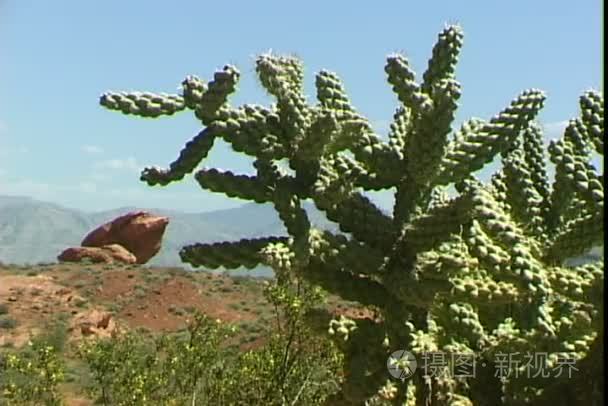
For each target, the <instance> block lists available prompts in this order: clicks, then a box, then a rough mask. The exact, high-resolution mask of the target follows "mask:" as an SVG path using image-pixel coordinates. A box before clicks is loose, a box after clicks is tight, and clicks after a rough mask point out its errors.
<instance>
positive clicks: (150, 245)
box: [81, 211, 169, 264]
mask: <svg viewBox="0 0 608 406" xmlns="http://www.w3.org/2000/svg"><path fill="white" fill-rule="evenodd" d="M167 224H169V219H168V218H167V217H160V216H154V215H152V214H150V213H148V212H145V211H139V212H131V213H127V214H125V215H123V216H120V217H117V218H116V219H114V220H112V221H109V222H107V223H105V224H103V225H102V226H99V227H98V228H96V229H95V230H93V231H91V232H90V233H89V234H88V235H87V236H86V237H85V238H84V240H82V243H81V245H82V246H83V247H101V246H104V245H109V244H120V245H121V246H123V247H124V248H126V249H127V250H128V251H129V252H131V253H132V254H133V255H134V256H135V258H136V263H138V264H145V263H146V262H148V261H149V260H150V258H152V257H153V256H154V255H156V254H157V253H158V251H159V250H160V247H161V241H162V237H163V234H164V232H165V228H166V227H167Z"/></svg>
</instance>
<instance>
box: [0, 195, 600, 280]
mask: <svg viewBox="0 0 608 406" xmlns="http://www.w3.org/2000/svg"><path fill="white" fill-rule="evenodd" d="M304 207H305V208H306V210H307V212H308V213H309V217H310V220H311V222H312V223H313V224H314V225H316V226H317V227H320V228H325V229H329V230H332V231H337V230H338V227H337V225H336V224H335V223H332V222H329V221H328V220H327V219H326V218H325V216H324V215H323V213H321V212H319V211H318V210H316V208H315V207H314V205H313V204H312V203H311V202H306V203H305V205H304ZM135 210H145V211H149V212H151V213H153V214H157V215H161V216H167V217H169V225H168V226H167V229H166V231H165V235H164V237H163V242H162V248H161V250H160V252H159V253H158V254H157V255H156V256H155V257H154V258H152V260H150V262H149V263H148V265H151V266H168V267H172V266H176V267H184V268H186V269H192V268H191V267H190V266H189V265H188V264H184V263H182V262H181V259H180V258H179V251H180V249H181V248H182V247H183V246H185V245H189V244H194V243H197V242H202V243H209V242H219V241H234V240H239V239H241V238H253V237H260V236H268V235H286V230H285V228H284V226H283V224H282V222H281V220H280V219H279V217H278V215H277V213H276V211H275V210H274V208H273V207H272V205H270V204H256V203H250V204H245V205H243V206H241V207H238V208H233V209H225V210H215V211H210V212H203V213H184V212H180V211H175V210H166V209H154V208H137V207H122V208H117V209H112V210H106V211H101V212H85V211H82V210H78V209H72V208H66V207H63V206H60V205H57V204H54V203H49V202H43V201H38V200H34V199H31V198H28V197H15V196H0V262H3V263H6V264H16V265H25V264H32V265H33V264H37V263H42V262H47V263H48V262H56V261H57V255H59V253H61V252H62V251H63V250H64V249H66V248H68V247H74V246H79V245H80V242H81V241H82V239H83V238H84V237H85V235H87V234H88V233H89V232H90V231H91V230H93V229H94V228H96V227H98V226H99V225H101V224H103V223H105V222H107V221H110V220H112V219H114V218H116V217H118V216H120V215H122V214H125V213H128V212H130V211H135ZM602 256H603V247H597V248H594V249H593V250H592V251H591V252H590V253H588V254H587V255H584V256H582V257H579V258H577V259H574V260H572V261H570V263H571V264H580V263H584V262H589V261H593V260H596V259H598V258H600V257H602ZM270 273H271V271H270V269H268V268H265V267H258V268H256V269H255V270H254V271H253V274H258V275H259V274H261V275H268V274H270Z"/></svg>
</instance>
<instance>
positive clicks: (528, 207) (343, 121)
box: [101, 26, 604, 405]
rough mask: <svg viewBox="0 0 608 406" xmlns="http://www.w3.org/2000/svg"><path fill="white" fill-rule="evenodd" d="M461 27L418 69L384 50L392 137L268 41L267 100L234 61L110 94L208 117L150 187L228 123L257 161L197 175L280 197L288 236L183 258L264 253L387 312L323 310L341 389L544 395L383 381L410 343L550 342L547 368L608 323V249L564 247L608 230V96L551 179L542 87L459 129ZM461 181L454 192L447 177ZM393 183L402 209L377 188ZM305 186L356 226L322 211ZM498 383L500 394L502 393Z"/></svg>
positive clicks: (330, 81) (255, 260) (569, 138)
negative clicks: (603, 255) (375, 196)
mask: <svg viewBox="0 0 608 406" xmlns="http://www.w3.org/2000/svg"><path fill="white" fill-rule="evenodd" d="M462 41H463V33H462V30H461V29H460V27H458V26H448V27H446V28H445V29H444V30H443V31H442V32H441V33H440V34H439V39H438V41H437V43H436V45H435V46H434V48H433V52H432V57H431V58H430V60H429V63H428V67H427V69H426V71H425V72H424V74H423V75H422V81H421V82H420V83H419V82H417V81H416V79H415V74H414V72H413V70H412V69H411V67H410V66H409V62H408V61H407V59H406V58H405V57H404V56H402V55H398V54H396V55H390V56H389V57H388V58H387V62H386V66H385V72H386V74H387V80H388V82H389V84H390V85H391V86H392V89H393V91H394V92H395V93H396V95H397V97H398V100H399V102H400V105H399V106H398V107H397V109H396V111H395V114H394V120H393V123H392V124H391V126H390V132H389V136H388V141H385V140H383V139H382V138H381V137H380V136H379V135H377V134H376V133H375V132H374V130H373V128H372V126H371V125H370V123H369V121H368V120H367V119H366V118H365V117H364V116H363V115H361V114H360V113H359V112H357V111H356V109H355V108H354V107H353V106H352V104H351V103H350V101H349V98H348V96H347V94H346V91H345V89H344V86H343V84H342V82H341V81H340V79H339V78H338V76H337V75H336V74H335V73H333V72H329V71H321V72H319V73H318V74H317V76H316V92H317V103H316V104H314V105H310V104H308V103H307V101H306V98H305V95H304V93H303V76H304V74H303V66H302V64H301V62H300V61H299V60H297V59H295V58H291V57H281V56H276V55H272V54H264V55H261V56H260V57H259V58H258V59H257V61H256V72H257V74H258V76H259V79H260V82H261V84H262V85H263V86H264V88H265V89H266V90H267V91H268V92H269V93H270V94H271V95H272V96H273V97H274V98H275V99H276V103H275V104H273V105H272V106H270V107H262V106H258V105H244V106H241V107H238V108H234V107H232V106H230V104H229V102H228V96H229V95H230V94H231V93H232V92H234V91H235V89H236V84H237V81H238V78H239V72H238V71H237V69H236V68H235V67H233V66H225V67H224V69H223V70H221V71H219V72H216V73H215V75H214V78H213V80H211V81H209V82H207V83H206V82H205V81H203V80H202V79H199V78H197V77H194V76H189V77H187V78H186V79H185V80H184V81H183V82H182V87H183V92H182V94H179V95H151V94H149V93H144V94H140V93H134V94H125V93H111V92H110V93H106V94H104V95H103V96H102V97H101V104H102V105H103V106H104V107H106V108H108V109H111V110H117V111H119V112H122V113H125V114H134V115H139V116H142V117H158V116H161V115H171V114H174V113H176V112H179V111H183V110H186V109H190V110H193V111H194V114H195V115H196V117H197V118H198V119H200V121H201V123H202V124H203V126H204V128H203V130H202V131H201V132H200V133H199V134H198V135H196V136H195V137H194V138H193V139H192V140H190V141H189V142H187V144H186V146H185V147H184V149H182V151H181V153H180V156H179V157H178V158H177V159H176V160H175V161H174V162H173V163H171V165H170V167H169V168H167V169H159V168H156V167H151V168H146V169H145V170H144V171H143V172H142V175H141V180H142V181H145V182H147V183H148V184H149V185H151V186H152V185H162V186H165V185H168V184H169V183H171V182H174V181H179V180H181V179H182V178H183V177H184V176H185V175H186V174H189V173H192V172H194V171H195V169H196V168H197V166H198V165H199V164H200V163H201V161H202V160H203V159H204V158H205V157H206V156H207V155H208V154H209V153H210V151H211V149H212V147H213V144H214V140H215V139H216V138H221V139H223V140H224V141H226V142H228V143H229V144H231V146H232V148H233V149H234V150H235V151H237V152H241V153H243V154H246V155H249V156H251V157H253V158H254V159H255V162H254V167H255V169H256V174H255V175H254V176H247V175H238V174H234V173H232V172H230V171H220V170H218V169H213V168H203V169H198V170H196V172H195V174H194V176H195V178H196V180H197V181H198V183H199V184H200V186H201V187H203V188H204V189H207V190H210V191H213V192H217V193H224V194H225V195H227V196H230V197H238V198H241V199H246V200H251V201H254V202H257V203H272V204H273V205H274V207H275V209H276V211H277V212H278V214H279V216H280V218H281V220H282V221H283V223H284V225H285V227H286V229H287V231H288V236H267V237H261V238H257V239H242V240H240V241H232V242H221V243H214V244H194V245H190V246H186V247H184V248H183V249H182V251H181V252H180V255H181V258H182V260H183V261H184V262H187V263H190V264H192V265H194V266H197V267H207V268H218V267H225V268H228V269H234V268H237V267H240V266H245V267H247V268H253V267H255V266H257V265H259V264H266V265H269V266H271V267H272V268H273V269H274V270H275V272H276V275H277V277H278V278H291V277H297V278H302V279H304V280H307V281H309V282H311V283H313V284H316V285H318V286H320V287H322V288H324V289H326V290H327V291H329V292H332V293H334V294H337V295H339V296H341V297H342V298H344V299H347V300H354V301H357V302H359V303H361V304H363V305H366V306H369V307H370V308H372V309H374V310H375V311H376V312H377V314H378V317H377V318H376V319H374V320H370V319H362V320H356V321H353V320H344V319H340V320H331V316H330V315H328V314H325V315H321V316H319V317H317V319H316V320H317V321H319V320H320V321H322V326H324V328H325V330H327V329H328V328H329V329H330V331H331V332H333V333H334V336H335V337H336V340H339V341H340V342H341V344H340V345H341V346H342V348H343V350H344V353H345V355H346V365H345V368H346V370H347V374H346V380H345V382H344V387H343V395H344V397H345V398H346V399H349V400H351V401H353V402H355V403H356V402H362V401H363V400H365V399H370V398H374V397H375V398H378V397H380V398H390V399H392V400H391V401H392V402H395V403H399V402H401V403H403V402H407V404H408V405H409V404H412V405H413V404H421V403H420V402H422V401H423V400H429V401H431V400H430V399H431V397H432V402H433V404H459V405H468V404H499V403H495V402H504V403H505V404H534V401H535V399H538V397H539V396H540V395H541V394H542V392H543V389H545V387H546V386H547V385H548V384H549V383H550V380H538V379H536V380H535V379H523V378H521V377H519V378H517V377H506V378H504V379H502V380H498V379H497V378H492V377H487V376H476V377H468V378H458V377H452V376H443V377H432V378H430V377H426V378H420V377H417V378H415V379H412V380H411V381H408V382H406V383H403V384H402V383H400V382H398V381H397V382H392V383H388V384H387V378H388V377H389V376H388V374H387V370H386V360H387V358H388V356H389V354H391V353H392V352H393V351H395V350H397V349H404V350H408V351H410V352H413V353H414V354H417V355H421V354H423V353H425V352H429V351H442V352H446V353H458V354H475V357H476V360H477V362H478V363H481V362H482V361H483V362H484V364H485V363H488V364H490V365H493V363H495V360H496V357H498V356H500V355H502V354H506V353H516V352H520V353H526V352H529V353H532V352H536V351H541V350H542V351H543V352H545V353H547V354H549V356H548V358H547V359H546V362H545V365H544V367H545V368H554V367H556V366H557V364H558V362H559V357H562V356H567V357H571V358H572V360H574V361H576V360H579V359H581V358H583V357H584V356H585V355H587V354H588V352H589V349H590V346H591V344H592V342H593V341H594V339H596V336H597V335H598V332H599V331H600V330H601V329H602V325H601V323H602V322H601V317H600V309H601V308H602V301H603V289H602V284H603V261H602V262H601V263H600V262H598V263H593V264H588V265H584V266H578V267H567V266H565V265H564V261H565V260H566V259H567V258H569V257H572V256H575V255H579V254H582V253H583V252H585V250H587V249H589V248H590V247H592V246H593V245H595V244H598V243H601V242H602V241H603V235H604V214H603V200H604V195H603V173H602V174H601V175H600V174H599V173H598V172H599V170H598V168H595V167H594V166H593V165H592V164H591V163H590V159H591V154H592V153H598V154H601V155H603V138H604V125H603V108H604V101H603V96H602V95H601V94H599V93H597V92H595V91H588V92H586V93H584V94H583V95H582V96H581V98H580V107H581V115H580V117H579V118H576V119H574V120H572V121H571V122H570V124H569V125H568V128H567V129H566V131H565V134H564V137H563V138H562V139H560V140H559V141H555V142H552V143H551V145H550V146H549V148H548V150H549V155H550V159H551V161H552V162H553V163H554V164H555V165H556V175H555V179H554V180H550V179H549V178H548V177H547V174H546V162H545V161H546V160H545V150H544V147H543V139H542V129H541V127H540V126H539V125H538V124H537V123H536V122H535V121H534V120H535V117H536V116H537V114H538V112H539V110H540V109H541V108H542V106H543V103H544V101H545V96H544V94H543V92H542V91H540V90H537V89H530V90H526V91H523V92H522V93H520V94H519V95H517V96H516V97H515V98H514V99H513V100H512V102H511V103H510V104H509V105H508V106H507V107H506V108H505V109H504V110H502V111H501V112H499V113H498V114H497V115H496V116H494V117H492V118H491V119H489V120H487V121H486V120H481V119H478V118H474V119H471V120H469V121H467V122H465V123H464V124H463V125H462V127H461V128H460V129H458V130H456V131H453V129H452V122H453V119H454V115H455V111H456V108H457V106H458V103H457V101H458V99H459V97H460V94H461V89H460V85H459V83H458V82H457V81H456V79H455V74H454V72H455V65H456V63H457V60H458V55H459V51H460V48H461V46H462ZM499 155H500V159H501V161H502V169H501V170H500V171H498V172H497V173H496V174H495V175H494V177H493V178H492V180H491V182H489V183H487V184H482V183H481V182H479V181H478V180H476V179H475V178H474V177H473V175H472V173H473V172H475V171H477V170H479V169H481V168H482V167H483V166H484V165H486V164H488V163H490V162H491V161H493V160H494V159H495V158H496V157H497V156H499ZM281 161H287V162H288V164H289V168H290V169H291V170H292V173H287V172H286V171H284V170H282V168H281V167H280V165H279V162H281ZM449 186H455V188H456V190H457V192H458V193H457V194H456V196H452V197H450V196H447V195H446V193H444V192H443V191H444V190H445V189H446V188H447V187H449ZM391 188H392V189H393V190H395V203H394V207H393V211H392V213H391V214H387V213H384V212H383V211H382V210H380V209H379V208H378V207H376V206H375V205H374V204H373V203H372V202H371V200H370V199H369V198H368V197H366V195H365V193H364V192H365V191H370V190H383V189H391ZM306 199H311V200H312V201H313V202H314V204H315V205H316V207H317V208H318V209H320V210H322V211H323V212H325V214H326V215H327V218H328V219H329V220H331V221H334V222H336V223H337V224H339V227H340V231H341V232H342V233H346V234H342V233H337V234H336V233H332V232H329V231H326V230H320V229H317V228H315V227H314V226H313V225H311V223H310V221H309V218H308V216H307V213H306V211H305V210H304V208H303V206H302V202H303V201H304V200H306ZM336 332H342V333H344V332H346V333H344V334H337V333H336ZM512 372H513V371H512ZM484 380H485V381H484ZM484 382H485V383H484ZM484 385H487V386H486V387H484ZM492 385H494V387H497V388H499V389H498V391H499V393H498V394H489V393H488V390H487V388H491V387H493V386H492ZM388 393H390V396H388V395H387V394H388ZM416 402H418V403H416ZM484 402H485V403H484Z"/></svg>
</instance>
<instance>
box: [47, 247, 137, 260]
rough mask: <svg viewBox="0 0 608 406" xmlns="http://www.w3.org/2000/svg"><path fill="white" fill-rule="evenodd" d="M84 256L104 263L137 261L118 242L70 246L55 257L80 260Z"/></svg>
mask: <svg viewBox="0 0 608 406" xmlns="http://www.w3.org/2000/svg"><path fill="white" fill-rule="evenodd" d="M85 258H87V259H89V260H91V261H93V262H102V263H106V264H111V263H114V262H123V263H125V264H134V263H136V261H137V258H135V255H133V254H131V253H130V252H129V251H127V250H126V249H125V248H124V247H122V246H120V245H118V244H109V245H104V246H102V247H71V248H67V249H65V250H64V251H63V252H62V253H61V254H59V256H58V257H57V259H58V260H59V261H61V262H80V261H82V260H83V259H85Z"/></svg>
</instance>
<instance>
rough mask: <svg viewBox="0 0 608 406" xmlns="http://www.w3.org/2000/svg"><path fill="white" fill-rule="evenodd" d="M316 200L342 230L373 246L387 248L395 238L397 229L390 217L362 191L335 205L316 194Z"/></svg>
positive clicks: (318, 205)
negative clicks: (362, 193)
mask: <svg viewBox="0 0 608 406" xmlns="http://www.w3.org/2000/svg"><path fill="white" fill-rule="evenodd" d="M314 202H315V205H316V207H317V208H318V209H319V210H321V211H324V212H325V214H326V215H327V218H328V219H329V220H330V221H333V222H336V223H338V224H339V226H340V231H342V232H344V233H351V234H352V235H353V236H354V237H355V238H356V239H357V240H359V241H363V242H365V243H366V244H367V245H369V246H370V247H372V248H375V249H378V250H386V248H387V244H390V241H392V240H393V239H394V238H395V235H396V229H395V227H394V225H393V223H392V221H391V219H390V217H388V216H387V215H385V214H384V213H382V211H381V210H380V209H378V207H376V205H375V204H373V203H372V202H371V201H370V200H369V199H368V198H367V197H365V196H363V195H361V194H360V193H353V194H352V195H351V196H350V197H348V198H346V199H344V200H343V201H342V202H340V203H337V204H335V205H334V204H330V203H328V201H327V200H325V199H324V198H323V197H321V196H318V195H317V196H314Z"/></svg>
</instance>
